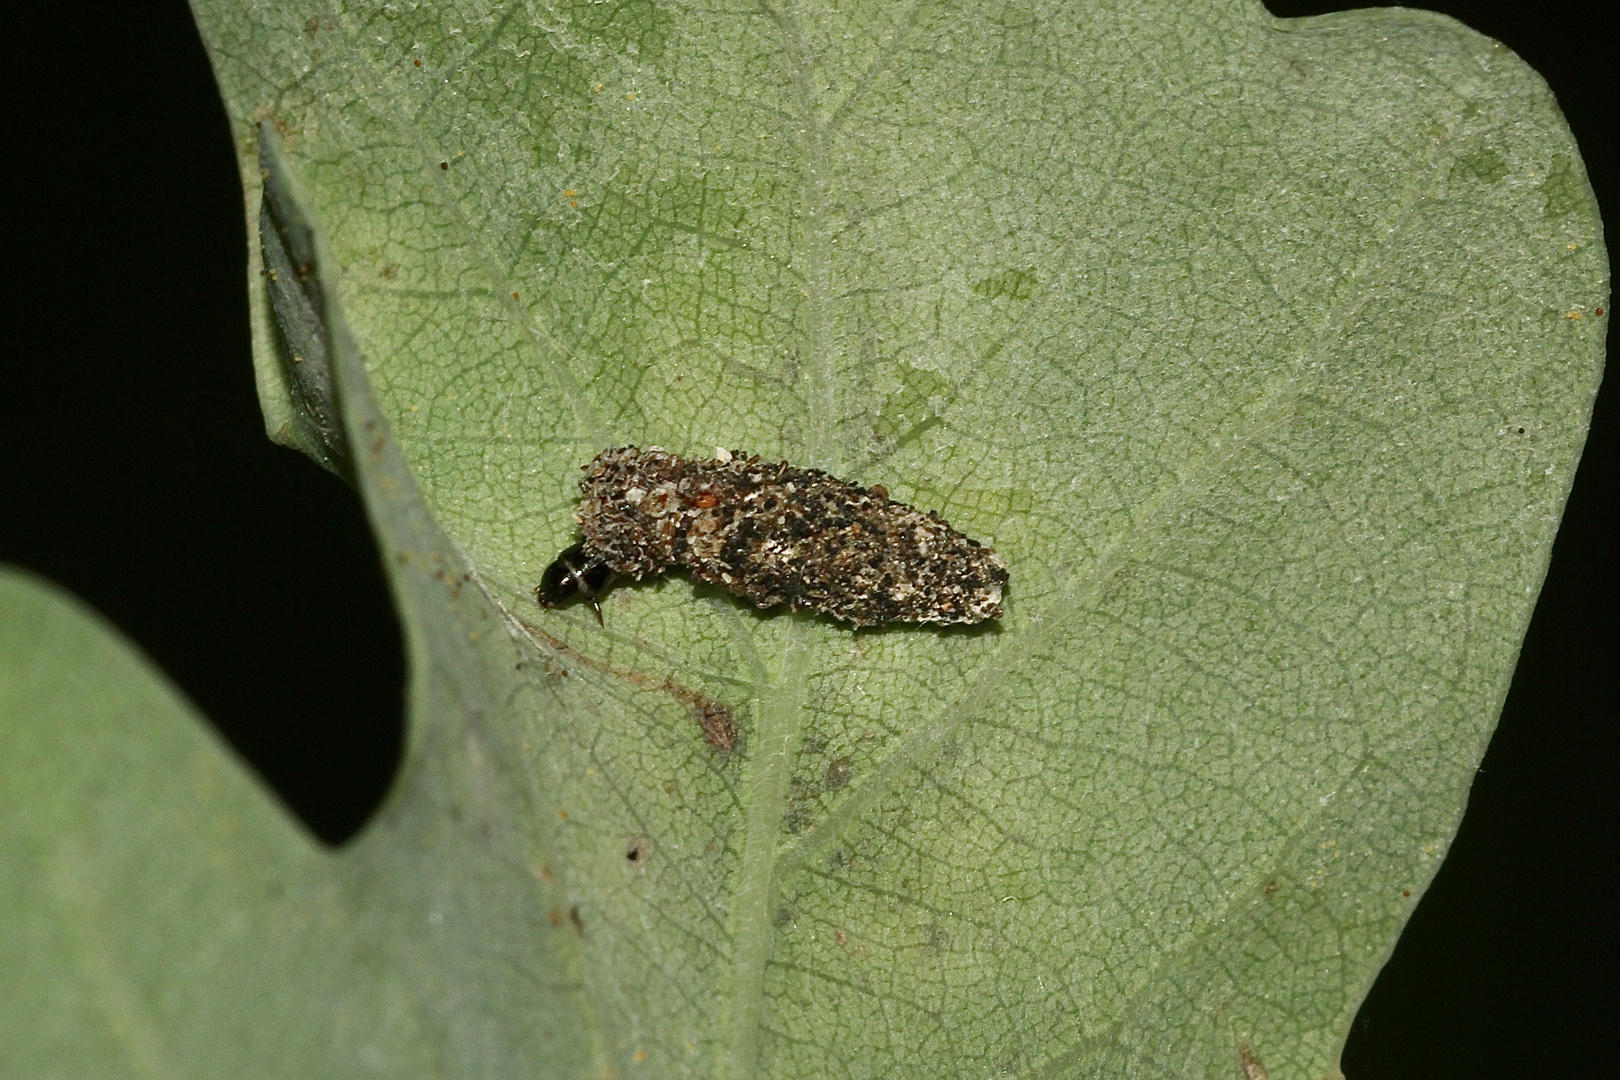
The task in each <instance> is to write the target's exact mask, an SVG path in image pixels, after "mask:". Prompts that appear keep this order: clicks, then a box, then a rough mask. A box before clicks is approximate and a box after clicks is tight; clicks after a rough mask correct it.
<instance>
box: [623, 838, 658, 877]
mask: <svg viewBox="0 0 1620 1080" xmlns="http://www.w3.org/2000/svg"><path fill="white" fill-rule="evenodd" d="M651 855H652V841H651V840H649V839H647V838H646V837H645V836H638V837H636V838H635V839H634V840H632V841H630V842H629V843H628V844H626V845H625V847H624V861H625V862H626V863H628V864H630V865H631V866H634V867H635V868H636V869H638V870H639V869H641V868H642V867H644V866H646V865H647V859H648V857H649V856H651Z"/></svg>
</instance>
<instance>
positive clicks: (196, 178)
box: [0, 0, 1620, 1080]
mask: <svg viewBox="0 0 1620 1080" xmlns="http://www.w3.org/2000/svg"><path fill="white" fill-rule="evenodd" d="M1269 6H1270V8H1271V10H1272V11H1273V12H1274V13H1276V14H1279V15H1309V14H1320V13H1323V12H1326V11H1331V10H1334V9H1335V8H1336V7H1338V6H1341V5H1334V4H1317V3H1288V2H1283V0H1270V3H1269ZM1425 6H1429V7H1433V8H1435V9H1437V10H1441V11H1445V12H1447V13H1449V14H1452V15H1454V16H1456V17H1457V18H1459V19H1461V20H1462V21H1464V22H1466V23H1468V24H1469V25H1470V26H1472V27H1474V28H1475V29H1477V30H1480V31H1482V32H1484V33H1487V34H1490V35H1492V36H1494V37H1497V38H1499V39H1501V40H1502V41H1504V42H1506V43H1507V44H1508V45H1509V46H1510V47H1512V48H1513V49H1514V50H1515V51H1516V52H1517V53H1518V54H1519V55H1520V56H1522V57H1524V58H1525V60H1527V61H1528V62H1529V63H1530V64H1531V65H1533V66H1534V67H1535V68H1536V69H1537V70H1538V71H1540V72H1541V73H1542V75H1543V76H1545V77H1546V79H1547V81H1548V82H1549V83H1550V84H1551V86H1552V88H1553V91H1554V92H1555V93H1556V94H1557V95H1558V100H1559V101H1560V103H1561V104H1562V105H1563V108H1564V112H1565V115H1566V116H1567V117H1568V119H1569V123H1570V126H1571V127H1572V128H1573V129H1574V132H1575V136H1576V138H1577V139H1578V140H1579V141H1580V144H1581V147H1582V151H1583V153H1584V154H1585V157H1586V165H1587V169H1588V170H1589V173H1590V176H1591V180H1592V184H1593V186H1594V188H1596V190H1597V192H1598V198H1599V200H1600V201H1601V202H1602V204H1603V206H1604V207H1605V210H1606V216H1607V217H1608V219H1609V220H1611V221H1612V220H1615V215H1616V213H1617V212H1620V211H1617V207H1620V204H1617V203H1616V201H1615V187H1614V184H1615V162H1614V144H1615V131H1614V126H1613V123H1612V116H1613V108H1614V98H1613V96H1612V94H1611V93H1610V89H1609V88H1610V87H1611V86H1612V85H1613V83H1614V81H1615V72H1614V71H1613V70H1612V69H1609V68H1607V67H1606V66H1605V65H1606V64H1607V63H1613V62H1614V58H1615V48H1614V44H1613V41H1614V32H1615V29H1616V27H1615V21H1614V18H1613V15H1612V14H1611V12H1610V9H1609V8H1608V7H1605V8H1603V9H1602V10H1603V15H1602V18H1601V19H1599V20H1591V19H1587V18H1585V17H1584V14H1583V13H1584V11H1585V8H1584V7H1583V6H1581V5H1577V4H1575V3H1569V2H1564V0H1547V2H1544V3H1535V4H1528V3H1523V2H1501V3H1488V2H1472V3H1468V2H1461V0H1459V2H1455V3H1435V4H1429V5H1425ZM92 10H93V11H94V13H93V14H89V15H87V14H85V13H83V12H79V11H75V10H74V9H73V7H72V6H70V5H62V4H50V5H36V6H35V7H34V10H33V11H32V12H31V13H29V14H28V15H27V16H26V18H24V17H22V16H21V15H20V13H14V15H13V17H12V19H11V20H10V22H9V26H8V35H7V36H8V38H9V39H10V40H11V46H10V48H9V49H8V50H7V51H8V53H9V54H10V56H9V57H8V60H9V68H10V71H9V79H14V80H15V86H14V88H13V89H12V90H11V92H10V93H9V94H8V98H9V103H10V104H11V105H12V106H13V107H14V108H15V109H16V112H17V117H16V119H15V120H14V121H13V123H12V124H11V126H10V131H9V132H8V133H7V134H8V135H9V139H8V146H7V151H8V152H7V158H8V160H9V161H10V162H11V164H10V166H9V167H8V169H7V172H8V173H9V176H10V181H11V183H12V185H13V192H14V193H13V196H12V197H11V198H10V199H9V200H8V205H7V207H6V212H5V214H4V221H5V229H6V232H7V234H8V235H9V236H10V240H9V241H8V242H7V245H6V248H7V256H8V257H7V259H6V269H7V274H6V277H7V278H9V279H10V281H11V285H10V288H9V290H8V292H7V301H8V303H7V313H6V324H7V340H6V353H5V355H6V360H5V364H4V376H5V377H4V382H3V384H0V385H3V388H4V392H5V399H4V400H5V406H4V414H3V415H4V416H5V424H4V426H3V430H0V468H3V469H4V480H3V482H0V560H5V561H9V562H13V563H18V564H21V565H22V566H25V567H29V568H31V569H33V570H35V571H37V572H38V573H40V574H42V575H44V576H46V577H48V578H50V579H52V580H54V581H56V582H59V583H60V584H61V585H63V586H64V587H66V588H67V589H69V590H71V591H73V592H74V593H77V594H78V595H79V596H81V597H83V598H84V599H85V600H86V601H87V602H88V603H89V604H91V605H92V606H94V607H96V608H97V609H99V610H100V611H102V612H104V613H105V614H106V615H107V616H108V617H109V618H111V619H112V621H113V622H115V623H117V624H118V625H119V626H120V627H122V628H123V629H124V631H125V632H126V633H128V634H129V635H130V636H131V637H133V638H134V639H135V640H136V641H137V642H138V643H139V644H140V646H141V647H142V648H144V649H145V650H146V651H147V652H148V653H149V654H150V655H151V656H152V657H154V658H155V659H156V661H157V663H158V664H159V665H160V666H161V667H162V668H163V669H164V670H165V671H167V672H168V673H169V675H170V676H171V677H172V678H173V679H174V680H175V681H176V682H177V683H179V685H180V686H181V687H183V688H184V690H185V692H186V693H187V694H188V695H189V696H190V697H191V698H192V699H193V700H194V701H196V702H197V704H198V705H199V706H200V707H201V709H202V711H203V712H205V713H206V714H208V716H210V717H211V718H212V719H213V721H214V723H215V724H217V725H218V727H219V729H220V730H221V731H222V732H223V733H224V735H225V737H226V738H228V739H229V740H230V741H231V743H232V744H234V745H235V746H236V747H237V748H238V749H239V750H240V751H241V753H242V754H243V756H244V757H246V758H247V759H248V760H249V761H251V762H252V763H253V765H254V766H255V767H256V768H258V769H259V771H260V772H261V773H262V774H263V775H264V776H265V778H266V779H267V780H268V781H269V783H270V785H271V786H272V787H274V788H275V790H276V791H277V792H279V793H280V795H281V797H282V799H284V800H285V801H286V803H287V805H288V806H289V807H291V808H292V810H293V811H294V812H295V813H297V814H298V815H299V816H300V817H301V818H302V819H303V820H304V821H305V822H307V823H308V825H309V827H310V828H311V829H312V830H313V831H314V832H315V833H316V834H317V835H319V836H320V837H322V838H323V839H325V840H327V841H329V842H337V841H341V840H342V839H344V838H345V837H347V836H349V835H351V834H352V833H353V832H354V831H355V830H356V829H357V828H358V827H359V826H360V825H361V824H362V823H363V822H364V820H365V818H366V816H367V815H368V814H369V813H370V812H371V811H372V810H373V809H374V808H375V807H376V805H377V802H378V800H379V799H380V798H381V796H382V794H383V791H384V789H385V788H386V786H387V784H388V783H389V780H390V778H391V777H392V775H393V771H394V769H395V766H396V764H397V762H398V756H399V747H400V734H401V716H400V702H401V688H402V684H403V669H402V661H401V656H400V646H399V628H398V626H397V625H396V623H395V621H394V617H393V613H392V611H391V609H390V606H389V600H388V596H387V593H386V590H385V586H384V581H383V577H382V573H381V570H380V568H379V564H378V559H377V555H376V552H375V550H374V549H373V547H372V543H371V538H370V534H369V532H368V529H367V526H366V523H365V520H364V517H363V514H362V512H361V509H360V506H359V503H358V500H357V498H356V496H355V495H354V494H353V492H351V491H350V490H349V489H348V488H346V487H345V486H343V485H342V484H341V483H339V482H338V481H337V480H335V479H333V478H332V477H331V476H329V475H327V474H326V473H324V472H323V471H321V470H320V469H318V468H317V467H315V466H314V465H313V464H311V463H309V462H308V461H306V460H305V459H303V458H302V457H300V456H298V455H296V454H294V453H292V452H291V451H288V450H285V449H282V448H280V447H277V446H274V445H272V444H271V443H270V442H269V441H267V440H266V439H265V437H264V434H263V427H262V420H261V418H260V414H259V409H258V405H257V402H256V399H255V396H254V388H253V376H252V368H251V365H250V350H249V340H248V328H247V299H246V295H245V287H244V286H245V282H244V260H245V244H246V234H245V231H244V227H243V211H242V201H241V200H242V196H241V192H240V190H239V188H238V186H237V179H236V171H235V169H236V167H235V163H234V161H233V159H232V153H231V146H230V134H229V129H228V128H227V126H226V121H225V114H224V110H223V107H222V106H221V104H220V101H219V98H218V95H217V92H216V91H215V88H214V85H213V80H212V76H211V74H210V72H209V69H208V63H207V60H206V58H205V56H204V54H203V51H202V47H201V44H200V42H199V41H198V39H197V35H196V31H195V29H194V28H193V26H192V24H191V20H190V14H189V12H188V10H187V9H186V7H185V5H184V4H183V3H179V2H173V0H159V2H152V3H142V4H128V5H110V4H109V5H95V6H93V8H92ZM1616 396H1617V394H1616V391H1615V389H1614V387H1613V384H1612V382H1611V384H1610V385H1609V386H1608V387H1606V388H1605V392H1604V394H1603V395H1602V396H1601V397H1600V398H1599V401H1598V406H1597V414H1596V416H1595V418H1594V423H1593V428H1592V435H1591V439H1590V442H1589V443H1588V445H1587V451H1586V456H1585V459H1584V460H1583V462H1582V465H1581V469H1580V473H1579V475H1578V476H1577V478H1576V481H1575V489H1574V492H1573V494H1572V495H1571V497H1570V502H1569V508H1568V512H1567V514H1566V515H1565V518H1564V524H1563V528H1562V530H1561V532H1560V533H1559V537H1558V543H1557V547H1556V549H1555V551H1554V554H1553V561H1552V568H1551V571H1550V573H1549V576H1548V578H1547V583H1546V588H1545V589H1544V591H1543V592H1542V595H1541V599H1540V601H1539V603H1538V605H1537V607H1536V614H1535V620H1534V622H1533V623H1532V624H1531V627H1530V633H1529V636H1528V638H1527V640H1526V641H1525V646H1524V653H1523V656H1522V657H1521V659H1520V663H1519V667H1518V671H1517V674H1516V675H1515V677H1514V681H1513V688H1512V692H1511V693H1510V694H1509V697H1508V701H1507V708H1506V710H1505V712H1504V714H1503V717H1502V723H1501V727H1500V729H1499V730H1498V731H1497V734H1496V737H1495V740H1494V741H1493V742H1492V744H1491V748H1490V752H1489V753H1488V754H1487V756H1486V758H1485V761H1484V764H1483V766H1482V768H1481V769H1480V773H1479V776H1478V779H1477V780H1476V782H1475V785H1474V789H1473V795H1472V799H1471V801H1470V804H1469V810H1468V816H1467V818H1466V820H1465V821H1464V822H1463V826H1462V831H1461V832H1460V833H1459V835H1458V837H1457V841H1456V844H1455V846H1454V847H1453V849H1452V852H1451V855H1450V856H1449V858H1448V859H1447V860H1446V862H1445V864H1444V866H1443V868H1442V869H1441V871H1440V874H1439V877H1438V878H1437V879H1436V881H1435V883H1434V885H1433V887H1432V888H1431V889H1430V890H1429V892H1428V894H1427V895H1426V896H1425V897H1424V899H1423V902H1422V903H1421V905H1420V906H1419V907H1418V909H1417V913H1416V914H1415V915H1414V917H1413V919H1412V922H1411V925H1410V926H1409V928H1408V929H1407V932H1406V934H1405V935H1404V936H1403V937H1402V938H1401V941H1400V944H1399V946H1398V947H1397V949H1396V951H1395V955H1394V958H1393V959H1392V960H1391V961H1390V963H1389V965H1388V966H1387V967H1386V968H1385V969H1384V972H1383V974H1382V975H1381V976H1380V978H1379V980H1378V983H1377V985H1376V986H1375V987H1374V989H1373V992H1372V994H1371V996H1370V997H1369V998H1368V1000H1367V1003H1366V1005H1365V1006H1364V1007H1363V1009H1362V1011H1361V1014H1360V1016H1359V1017H1358V1019H1357V1020H1356V1025H1355V1029H1354V1033H1353V1034H1352V1036H1351V1039H1350V1045H1349V1048H1348V1050H1347V1051H1346V1054H1345V1059H1344V1068H1345V1072H1346V1073H1347V1075H1348V1076H1349V1077H1350V1080H1380V1078H1384V1077H1390V1078H1394V1077H1403V1078H1405V1077H1436V1078H1449V1077H1456V1078H1459V1080H1460V1078H1463V1077H1468V1078H1470V1080H1478V1078H1482V1077H1510V1076H1511V1077H1515V1078H1518V1077H1522V1076H1525V1075H1531V1074H1534V1075H1547V1076H1553V1075H1567V1076H1600V1075H1613V1074H1614V1073H1613V1070H1615V1069H1616V1065H1615V1059H1614V1056H1613V1041H1614V1040H1613V1036H1614V1034H1615V1032H1616V1030H1617V1028H1616V1008H1615V1004H1616V1001H1615V984H1614V979H1613V975H1612V974H1611V972H1612V971H1613V965H1612V961H1611V958H1610V950H1609V948H1608V947H1606V946H1605V945H1604V942H1605V941H1607V940H1609V935H1608V934H1607V933H1606V932H1605V931H1606V930H1607V929H1608V926H1609V924H1611V923H1612V922H1613V921H1614V916H1615V908H1614V905H1613V903H1612V902H1611V901H1610V899H1609V897H1610V893H1611V889H1612V888H1613V886H1614V883H1615V864H1616V859H1615V851H1614V840H1615V829H1614V822H1615V820H1616V816H1617V815H1616V805H1615V804H1616V799H1615V794H1614V793H1615V790H1616V784H1615V780H1616V769H1615V757H1616V749H1617V747H1616V741H1617V740H1616V736H1615V723H1614V719H1615V705H1616V700H1615V699H1616V695H1615V691H1616V679H1615V670H1616V668H1617V667H1620V663H1617V660H1620V641H1617V635H1616V632H1615V621H1616V620H1615V615H1616V607H1615V561H1614V559H1613V558H1612V557H1611V554H1610V548H1611V545H1612V544H1613V537H1614V536H1615V528H1616V525H1617V522H1616V500H1615V498H1614V494H1613V492H1614V485H1615V481H1616V471H1615V466H1616V442H1617V435H1620V417H1617V416H1616V410H1617V403H1616Z"/></svg>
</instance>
